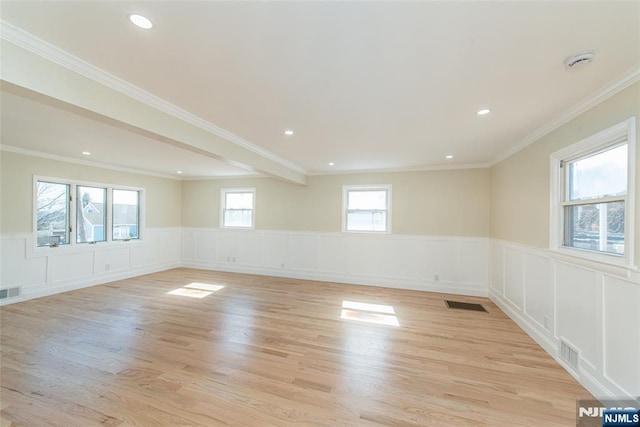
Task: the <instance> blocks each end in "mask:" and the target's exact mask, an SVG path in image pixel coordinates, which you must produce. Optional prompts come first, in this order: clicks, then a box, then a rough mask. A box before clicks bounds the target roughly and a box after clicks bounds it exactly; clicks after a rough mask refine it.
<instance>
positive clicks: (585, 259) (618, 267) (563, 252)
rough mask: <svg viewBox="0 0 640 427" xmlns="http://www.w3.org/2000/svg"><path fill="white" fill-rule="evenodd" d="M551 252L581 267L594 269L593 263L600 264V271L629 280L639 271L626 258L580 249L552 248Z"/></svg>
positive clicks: (556, 256)
mask: <svg viewBox="0 0 640 427" xmlns="http://www.w3.org/2000/svg"><path fill="white" fill-rule="evenodd" d="M549 252H550V253H551V254H552V255H553V256H554V257H555V258H556V259H558V260H560V261H564V262H567V263H569V264H575V265H578V266H581V267H587V268H594V266H593V263H594V262H595V263H598V270H601V271H604V272H606V273H609V274H612V275H615V276H618V277H624V278H629V277H631V273H632V272H634V271H637V267H636V266H635V265H633V261H631V260H629V259H627V257H625V256H617V255H607V254H602V253H598V252H592V251H587V250H580V249H569V248H564V247H563V248H551V249H549Z"/></svg>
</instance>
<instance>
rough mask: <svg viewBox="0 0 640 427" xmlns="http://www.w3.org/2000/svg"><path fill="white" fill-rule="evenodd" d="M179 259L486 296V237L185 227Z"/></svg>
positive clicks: (288, 274) (215, 267)
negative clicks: (180, 257)
mask: <svg viewBox="0 0 640 427" xmlns="http://www.w3.org/2000/svg"><path fill="white" fill-rule="evenodd" d="M182 265H183V266H184V267H193V268H203V269H212V270H221V271H234V272H245V273H256V274H266V275H272V276H283V277H293V278H302V279H311V280H323V281H333V282H343V283H353V284H368V285H379V286H386V287H392V288H403V289H416V290H424V291H433V292H447V293H455V294H465V295H480V296H486V295H487V289H488V279H489V243H488V239H485V238H464V237H432V236H409V235H397V234H392V235H387V234H352V233H348V234H347V233H324V232H294V231H264V230H256V231H254V230H225V229H217V228H183V232H182Z"/></svg>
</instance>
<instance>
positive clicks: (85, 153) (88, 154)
mask: <svg viewBox="0 0 640 427" xmlns="http://www.w3.org/2000/svg"><path fill="white" fill-rule="evenodd" d="M82 155H83V156H90V155H91V153H90V152H88V151H83V152H82Z"/></svg>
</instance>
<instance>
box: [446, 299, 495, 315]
mask: <svg viewBox="0 0 640 427" xmlns="http://www.w3.org/2000/svg"><path fill="white" fill-rule="evenodd" d="M444 302H445V303H446V304H447V308H457V309H459V310H471V311H484V312H485V313H487V310H486V309H485V308H484V307H483V306H482V305H481V304H475V303H470V302H460V301H449V300H445V301H444Z"/></svg>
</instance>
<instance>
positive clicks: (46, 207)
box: [36, 181, 70, 246]
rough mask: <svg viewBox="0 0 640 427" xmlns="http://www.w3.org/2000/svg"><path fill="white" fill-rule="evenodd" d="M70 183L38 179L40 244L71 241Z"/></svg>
mask: <svg viewBox="0 0 640 427" xmlns="http://www.w3.org/2000/svg"><path fill="white" fill-rule="evenodd" d="M69 201H70V198H69V185H68V184H59V183H55V182H45V181H38V182H37V184H36V235H37V236H36V240H37V244H38V246H57V245H66V244H68V243H69V217H70V209H69Z"/></svg>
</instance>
